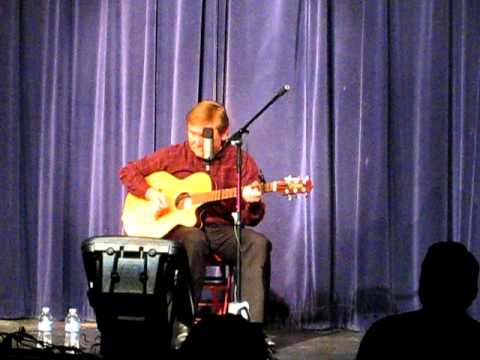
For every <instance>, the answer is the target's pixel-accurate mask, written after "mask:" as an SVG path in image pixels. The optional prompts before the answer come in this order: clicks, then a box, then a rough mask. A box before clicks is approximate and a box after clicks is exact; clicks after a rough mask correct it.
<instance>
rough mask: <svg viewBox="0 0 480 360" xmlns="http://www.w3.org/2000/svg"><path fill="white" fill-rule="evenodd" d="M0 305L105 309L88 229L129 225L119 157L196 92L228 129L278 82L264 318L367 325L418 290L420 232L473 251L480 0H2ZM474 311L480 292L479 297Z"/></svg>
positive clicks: (266, 137) (265, 161)
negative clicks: (280, 186)
mask: <svg viewBox="0 0 480 360" xmlns="http://www.w3.org/2000/svg"><path fill="white" fill-rule="evenodd" d="M0 13H1V14H2V18H3V19H5V20H4V21H3V23H2V25H1V31H0V43H1V49H2V57H1V59H2V60H0V73H2V75H3V77H2V82H1V84H0V104H1V106H0V117H1V119H0V128H1V132H0V145H1V146H2V149H4V153H3V154H2V156H1V157H0V165H1V169H0V170H1V171H0V174H1V175H0V176H1V188H0V196H1V198H2V199H3V201H2V202H1V203H0V224H1V229H2V231H3V236H2V238H1V245H2V247H3V249H4V254H5V255H4V256H2V257H0V266H1V269H2V271H1V272H0V283H1V284H2V286H1V287H0V300H1V301H0V317H2V318H13V317H29V316H33V315H36V314H37V313H38V312H39V309H40V307H41V306H45V305H49V306H50V307H51V308H52V312H53V313H54V315H56V317H57V318H58V319H61V318H63V316H64V313H65V312H66V309H67V308H68V307H72V306H74V307H78V308H80V309H81V314H82V316H83V317H84V318H88V319H93V318H94V314H93V311H92V309H91V307H90V306H89V304H88V300H87V298H86V277H85V273H84V269H83V264H82V259H81V252H80V245H81V243H82V241H83V240H85V239H86V238H88V237H90V236H96V235H106V234H110V235H114V234H121V232H122V228H121V223H120V216H121V210H122V203H123V199H124V197H125V195H126V194H125V190H124V189H123V188H122V186H121V184H120V182H119V180H118V170H119V169H120V167H121V166H122V165H124V164H125V163H126V162H128V161H130V160H133V159H137V158H139V157H141V156H144V155H146V154H147V153H149V152H151V151H153V150H154V149H155V148H157V147H160V146H165V145H168V144H170V143H174V142H180V141H183V139H184V137H185V120H184V118H185V114H186V112H187V111H188V110H189V109H190V108H191V107H192V106H193V105H194V104H195V103H196V102H197V101H199V100H201V99H214V100H217V101H220V102H223V103H225V104H226V106H227V110H228V111H229V115H230V118H231V131H235V130H237V129H238V128H239V127H240V126H242V125H243V124H245V123H246V122H247V121H248V120H250V119H251V118H252V117H253V116H254V115H255V114H256V113H257V112H258V111H259V110H260V109H261V108H262V107H263V106H264V105H265V104H266V103H267V102H268V101H269V100H270V99H271V98H272V97H273V96H274V95H275V94H276V93H277V91H278V90H279V89H280V88H281V87H282V86H283V85H285V84H289V85H290V86H291V90H290V91H289V92H287V93H286V94H285V95H284V96H282V97H281V98H279V99H278V100H277V101H276V102H275V103H274V104H273V105H272V106H271V107H269V108H268V109H267V110H266V111H265V112H264V113H263V114H262V115H261V116H260V117H259V118H258V119H257V120H256V121H255V122H254V123H253V125H252V126H251V127H250V133H249V134H248V135H246V136H245V138H244V140H245V141H244V148H245V149H246V150H247V151H249V152H250V153H251V154H252V155H253V156H254V157H255V158H256V160H257V163H258V165H259V167H260V168H261V169H262V171H263V173H264V175H265V177H266V178H267V180H269V181H271V180H276V179H281V178H282V177H284V176H286V175H289V174H292V175H300V176H305V175H309V176H310V178H311V179H312V180H313V183H314V190H313V192H312V193H311V194H310V196H309V198H308V199H305V198H304V197H303V196H299V197H298V198H297V199H296V200H295V201H292V202H290V201H287V200H286V199H285V198H284V197H282V196H279V195H278V194H266V195H265V201H266V202H267V209H268V212H267V216H266V218H265V220H264V221H263V222H262V224H260V225H259V227H258V230H259V231H261V232H263V233H265V235H266V236H267V237H268V238H270V239H271V240H272V243H273V253H272V255H273V257H272V259H273V261H272V281H271V284H272V289H271V304H270V306H269V308H270V317H269V321H270V322H271V323H274V324H280V325H281V326H294V327H309V328H327V327H336V328H338V327H346V328H350V329H364V328H365V327H366V326H368V324H369V323H371V322H372V321H373V320H375V319H376V318H378V317H380V316H383V315H385V314H389V313H393V312H398V311H405V310H410V309H413V308H415V307H417V306H418V305H419V302H418V297H417V286H418V277H419V270H420V264H421V261H422V259H423V256H424V254H425V252H426V249H427V248H428V247H429V246H430V244H432V243H433V242H436V241H446V240H454V241H461V242H463V243H465V244H466V245H467V246H468V247H469V248H470V249H471V250H472V251H473V252H474V254H475V255H476V256H477V257H480V237H479V236H478V235H477V234H478V231H477V228H478V225H477V224H479V221H480V217H479V201H478V199H479V195H480V194H479V180H478V173H479V171H478V169H479V166H480V164H479V156H478V152H479V150H478V148H479V145H478V139H479V131H480V130H479V121H480V119H479V111H480V65H479V63H478V58H479V55H480V54H479V51H480V50H479V48H478V46H477V44H478V42H479V40H480V24H479V23H478V21H477V19H478V18H479V17H480V4H479V3H478V2H477V1H474V0H461V1H450V0H438V1H420V2H419V1H414V0H402V1H400V0H391V1H381V0H373V1H355V2H352V1H347V0H336V1H333V0H324V1H286V0H272V1H270V2H257V1H241V2H240V1H228V0H205V1H201V2H200V1H199V2H189V1H177V2H171V1H158V0H143V1H135V0H126V1H118V2H117V1H71V2H67V1H47V0H41V1H34V2H33V1H14V0H6V1H3V2H0ZM471 311H472V313H473V314H474V315H477V316H478V314H479V311H480V306H479V303H478V301H476V302H475V303H474V305H473V306H472V308H471Z"/></svg>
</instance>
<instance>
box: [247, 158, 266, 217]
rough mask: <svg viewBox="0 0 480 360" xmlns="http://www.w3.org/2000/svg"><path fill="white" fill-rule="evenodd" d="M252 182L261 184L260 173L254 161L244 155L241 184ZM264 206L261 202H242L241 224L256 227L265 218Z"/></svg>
mask: <svg viewBox="0 0 480 360" xmlns="http://www.w3.org/2000/svg"><path fill="white" fill-rule="evenodd" d="M254 181H259V182H261V181H262V180H261V178H260V172H259V170H258V167H257V164H256V163H255V160H253V158H252V157H251V156H250V155H249V154H248V153H245V158H244V166H243V171H242V184H243V185H249V184H251V183H252V182H254ZM265 210H266V206H265V203H264V202H263V201H260V202H257V203H247V202H245V201H242V211H241V218H242V220H243V223H244V224H245V225H248V226H256V225H257V224H258V223H260V221H262V220H263V217H264V216H265Z"/></svg>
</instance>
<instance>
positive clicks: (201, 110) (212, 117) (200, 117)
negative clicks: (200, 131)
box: [186, 100, 229, 134]
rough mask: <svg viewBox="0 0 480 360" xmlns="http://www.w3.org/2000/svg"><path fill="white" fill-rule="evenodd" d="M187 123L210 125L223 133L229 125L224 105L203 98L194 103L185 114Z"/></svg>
mask: <svg viewBox="0 0 480 360" xmlns="http://www.w3.org/2000/svg"><path fill="white" fill-rule="evenodd" d="M186 121H187V125H212V126H214V127H215V128H216V129H217V130H218V132H219V133H220V134H223V133H224V132H225V131H226V130H227V129H228V125H229V121H228V115H227V111H226V110H225V107H224V106H223V105H221V104H219V103H217V102H215V101H211V100H204V101H201V102H199V103H198V104H197V105H195V106H194V107H193V108H192V110H190V112H189V113H188V114H187V116H186Z"/></svg>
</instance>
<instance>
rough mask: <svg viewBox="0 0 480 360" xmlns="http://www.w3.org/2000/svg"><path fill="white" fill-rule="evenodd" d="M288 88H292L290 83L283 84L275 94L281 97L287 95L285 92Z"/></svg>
mask: <svg viewBox="0 0 480 360" xmlns="http://www.w3.org/2000/svg"><path fill="white" fill-rule="evenodd" d="M288 90H290V85H288V84H285V85H283V86H282V88H281V89H280V90H279V91H278V92H277V95H275V97H280V96H283V95H285V93H286V92H287V91H288Z"/></svg>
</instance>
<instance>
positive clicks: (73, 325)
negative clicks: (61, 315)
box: [65, 321, 80, 332]
mask: <svg viewBox="0 0 480 360" xmlns="http://www.w3.org/2000/svg"><path fill="white" fill-rule="evenodd" d="M65 331H66V332H78V331H80V324H79V323H78V322H76V321H71V322H66V323H65Z"/></svg>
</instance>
